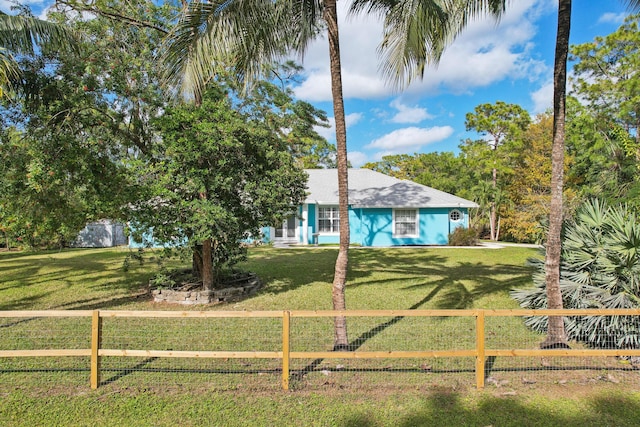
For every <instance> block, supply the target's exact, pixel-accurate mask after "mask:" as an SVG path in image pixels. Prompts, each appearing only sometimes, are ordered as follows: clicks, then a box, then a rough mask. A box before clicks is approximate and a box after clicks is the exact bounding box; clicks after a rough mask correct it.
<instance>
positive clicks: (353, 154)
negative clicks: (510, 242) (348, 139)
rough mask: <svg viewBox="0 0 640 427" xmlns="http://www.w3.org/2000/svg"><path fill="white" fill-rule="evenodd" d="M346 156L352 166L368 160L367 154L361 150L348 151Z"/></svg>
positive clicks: (358, 165)
mask: <svg viewBox="0 0 640 427" xmlns="http://www.w3.org/2000/svg"><path fill="white" fill-rule="evenodd" d="M347 158H348V159H349V162H351V166H353V167H354V168H357V167H360V166H362V165H364V164H365V163H367V162H368V161H369V156H367V155H366V154H365V153H363V152H362V151H349V152H348V153H347Z"/></svg>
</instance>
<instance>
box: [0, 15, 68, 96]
mask: <svg viewBox="0 0 640 427" xmlns="http://www.w3.org/2000/svg"><path fill="white" fill-rule="evenodd" d="M73 44H74V39H73V36H72V35H71V33H70V32H69V31H67V30H66V29H65V28H63V27H61V26H60V25H56V24H54V23H51V22H47V21H43V20H41V19H37V18H34V17H32V16H20V15H17V16H15V15H8V14H6V13H4V12H1V11H0V97H3V96H7V94H8V93H11V91H12V89H13V87H14V86H15V83H16V82H17V81H18V80H19V78H20V68H19V66H18V63H17V61H16V56H19V55H34V54H35V53H36V51H37V49H38V48H39V47H42V46H44V45H48V46H50V47H51V48H53V49H61V48H64V47H68V46H73Z"/></svg>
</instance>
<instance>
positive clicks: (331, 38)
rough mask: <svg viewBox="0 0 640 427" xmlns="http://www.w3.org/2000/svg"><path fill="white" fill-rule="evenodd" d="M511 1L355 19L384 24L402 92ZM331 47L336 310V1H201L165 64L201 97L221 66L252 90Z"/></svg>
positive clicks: (389, 73) (376, 2)
mask: <svg viewBox="0 0 640 427" xmlns="http://www.w3.org/2000/svg"><path fill="white" fill-rule="evenodd" d="M506 1H507V0H426V1H425V0H412V1H405V0H370V1H367V0H356V1H355V2H354V3H353V4H352V7H351V11H352V13H370V14H378V15H379V16H381V17H383V19H384V30H383V31H384V33H383V41H382V44H381V45H380V53H381V57H382V63H381V64H382V65H381V70H382V73H383V74H384V76H385V77H386V78H387V80H388V81H389V82H390V83H392V84H393V85H394V86H395V87H396V88H402V87H405V86H406V85H408V84H409V83H410V82H411V81H413V80H414V79H416V78H421V77H422V76H423V75H424V71H425V68H426V67H427V65H429V64H430V63H435V62H437V61H438V60H439V59H440V56H441V54H442V52H443V50H444V48H445V46H446V45H447V44H448V43H449V42H450V41H451V40H453V38H454V37H455V36H456V35H457V34H458V33H459V32H460V31H461V30H462V29H463V28H464V27H465V25H466V24H467V22H469V20H471V19H472V18H473V17H476V16H479V15H481V14H485V13H492V14H494V15H496V16H499V15H500V14H501V13H502V12H503V11H504V8H505V3H506ZM325 30H326V34H327V38H328V42H329V61H330V72H331V91H332V98H333V109H334V117H335V129H336V145H337V168H338V192H339V194H338V196H339V212H340V218H342V221H340V248H339V252H338V257H337V260H336V265H335V275H334V280H333V292H332V297H333V307H334V309H335V310H343V309H345V307H346V304H345V297H344V289H345V285H346V275H347V266H348V249H349V222H348V218H349V213H348V185H347V182H348V175H347V173H348V172H347V171H348V169H347V136H346V123H345V114H344V103H343V95H342V75H341V71H340V69H341V67H340V43H339V33H338V31H339V28H338V12H337V5H336V0H281V1H272V0H212V1H202V0H197V1H194V2H192V3H190V4H189V5H188V6H187V7H186V8H185V10H184V12H183V15H182V18H181V19H180V21H179V22H178V24H177V25H176V27H175V29H174V30H173V31H172V33H171V34H170V35H169V37H168V38H167V42H166V45H165V49H166V50H165V54H164V62H165V64H166V67H167V76H168V81H169V83H170V85H171V87H173V88H175V90H176V91H177V92H180V93H183V94H187V96H191V97H193V99H198V98H199V96H200V94H201V93H202V91H203V88H204V86H205V85H206V83H207V81H209V80H211V79H214V78H215V74H216V70H219V69H220V67H227V66H229V67H232V68H233V70H234V72H235V74H236V75H237V76H238V77H239V78H240V79H242V80H244V81H245V82H246V83H247V84H250V83H251V82H252V81H253V80H254V79H255V78H256V77H257V76H258V75H259V74H260V72H261V66H262V65H263V64H267V63H270V62H272V61H274V60H277V59H279V58H282V57H285V56H286V55H287V54H289V53H290V52H291V51H294V52H297V53H299V54H300V55H304V52H305V50H306V48H307V47H308V45H309V43H310V42H311V41H312V40H314V39H315V38H316V37H317V36H318V35H320V34H321V33H323V32H325ZM347 346H348V341H347V329H346V321H345V318H344V317H336V319H335V341H334V347H335V348H336V349H341V348H346V347H347Z"/></svg>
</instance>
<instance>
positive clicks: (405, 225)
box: [393, 209, 418, 237]
mask: <svg viewBox="0 0 640 427" xmlns="http://www.w3.org/2000/svg"><path fill="white" fill-rule="evenodd" d="M393 235H394V236H414V237H415V236H417V235H418V211H417V210H416V209H396V210H394V211H393Z"/></svg>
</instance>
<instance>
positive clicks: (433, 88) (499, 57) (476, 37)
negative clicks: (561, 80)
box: [295, 0, 554, 102]
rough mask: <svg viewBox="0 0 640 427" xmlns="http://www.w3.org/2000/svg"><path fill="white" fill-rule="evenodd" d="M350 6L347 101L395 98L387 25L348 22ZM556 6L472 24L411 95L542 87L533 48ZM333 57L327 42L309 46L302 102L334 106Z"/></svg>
mask: <svg viewBox="0 0 640 427" xmlns="http://www.w3.org/2000/svg"><path fill="white" fill-rule="evenodd" d="M348 3H349V2H338V7H339V11H338V12H339V18H340V19H339V22H340V35H341V37H340V42H341V46H340V49H341V55H342V79H343V91H344V97H345V98H347V99H348V98H358V99H381V98H383V97H385V96H389V95H392V90H391V88H390V87H389V86H388V85H386V84H385V82H384V81H383V80H382V77H381V76H380V75H379V73H378V62H379V57H378V54H377V47H378V44H379V42H380V39H381V35H382V24H381V22H380V20H378V19H373V18H372V17H357V18H351V19H346V10H347V8H348ZM553 3H554V2H553V1H551V0H519V1H518V2H511V3H510V6H509V8H508V10H507V12H506V13H505V15H504V16H503V17H502V19H501V21H500V23H499V24H496V23H495V22H494V20H492V19H485V20H478V21H474V22H471V23H470V24H469V25H468V27H467V29H466V30H465V31H464V32H463V33H462V34H461V35H460V36H459V37H458V39H457V40H456V41H455V42H454V43H453V44H452V45H451V46H450V47H449V49H447V51H446V52H445V54H444V55H443V57H442V60H441V62H440V65H439V66H438V67H437V68H430V69H428V70H426V72H425V76H424V80H423V81H417V82H414V83H413V84H412V85H411V86H410V87H409V88H407V91H406V92H405V93H406V94H407V95H411V94H413V95H414V96H421V95H430V94H434V93H437V92H441V91H448V92H452V93H456V94H461V93H466V92H469V91H472V90H473V89H475V88H478V87H484V86H488V85H490V84H492V83H495V82H498V81H501V80H504V79H522V78H527V79H530V80H533V81H536V80H537V79H539V78H540V75H541V74H543V73H544V71H545V67H544V65H542V62H541V61H539V60H537V59H533V58H532V57H531V51H532V44H531V43H532V40H533V38H534V36H535V34H536V31H537V28H536V27H535V25H534V20H535V19H536V18H537V17H538V15H539V14H540V13H542V11H543V10H546V9H548V8H550V7H553ZM328 57H329V54H328V46H327V42H326V39H324V38H320V39H318V40H316V41H315V42H314V43H312V44H311V45H310V46H309V49H308V50H307V54H306V56H305V58H304V62H303V65H304V66H305V69H306V70H307V72H308V74H307V78H306V80H305V81H304V82H303V83H302V85H300V86H299V87H298V88H297V89H296V90H295V94H296V96H297V97H298V98H300V99H305V100H308V101H312V102H315V101H329V100H331V81H330V74H329V59H328Z"/></svg>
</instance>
